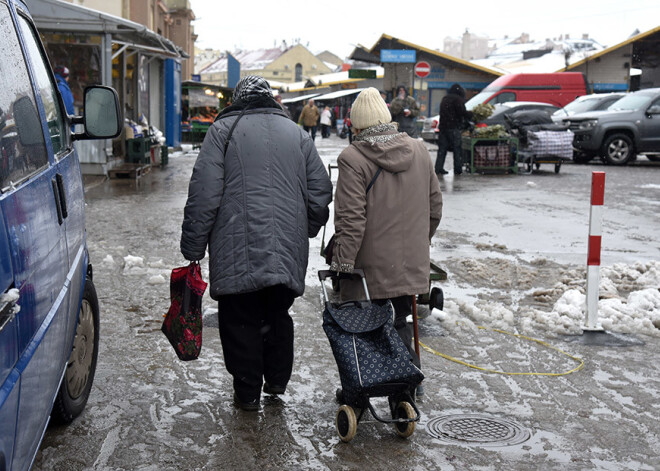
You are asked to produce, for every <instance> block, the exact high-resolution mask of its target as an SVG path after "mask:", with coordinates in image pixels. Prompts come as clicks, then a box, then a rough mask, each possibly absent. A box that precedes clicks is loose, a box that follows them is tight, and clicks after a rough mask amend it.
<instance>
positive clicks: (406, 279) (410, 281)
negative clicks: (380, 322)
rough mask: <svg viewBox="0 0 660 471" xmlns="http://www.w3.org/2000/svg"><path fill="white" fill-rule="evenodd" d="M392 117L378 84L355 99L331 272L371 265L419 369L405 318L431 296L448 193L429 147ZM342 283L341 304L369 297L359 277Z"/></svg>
mask: <svg viewBox="0 0 660 471" xmlns="http://www.w3.org/2000/svg"><path fill="white" fill-rule="evenodd" d="M390 120H391V118H390V113H389V111H388V109H387V105H386V104H385V102H384V101H383V99H382V98H381V96H380V93H379V92H378V90H376V89H375V88H368V89H366V90H364V91H362V92H361V93H360V95H358V97H357V99H356V100H355V102H354V103H353V106H352V108H351V125H352V127H353V132H354V134H355V137H354V139H353V143H352V144H351V145H350V146H348V147H347V148H346V149H344V151H343V152H342V153H341V154H340V155H339V157H338V158H337V165H338V167H339V176H338V177H337V190H336V193H335V236H336V237H335V247H334V251H333V261H332V265H331V269H332V270H335V271H339V272H349V273H350V272H352V271H353V269H354V268H361V269H362V270H364V273H365V277H366V279H367V285H368V287H369V294H370V295H371V297H372V299H374V300H376V301H385V300H388V299H389V300H391V301H392V304H393V305H394V311H395V321H394V325H395V327H396V329H397V331H398V332H399V335H400V336H401V338H402V339H403V341H404V343H405V344H406V345H407V346H408V349H409V351H410V352H411V355H412V357H413V361H414V362H415V364H416V365H417V366H419V359H418V358H417V355H416V354H415V352H414V350H413V348H412V342H411V339H412V333H411V329H410V326H408V325H407V323H406V317H407V316H408V315H409V314H411V313H412V297H413V296H414V295H417V294H422V293H428V289H429V272H430V255H429V246H430V240H431V237H432V236H433V234H434V233H435V230H436V228H437V227H438V224H439V223H440V218H441V215H442V194H441V193H440V186H439V184H438V179H437V177H436V176H435V173H434V172H433V165H432V163H431V158H430V156H429V152H428V150H427V149H426V147H425V146H424V144H423V143H422V142H421V141H418V140H416V139H413V138H411V137H409V136H408V135H407V134H406V133H401V132H398V131H397V127H396V124H395V123H390ZM379 168H380V169H382V170H381V172H380V173H379V174H378V176H377V177H376V179H375V180H374V182H373V184H372V186H371V188H370V190H369V192H367V187H368V186H369V183H370V182H371V181H372V179H373V178H374V176H375V175H376V173H377V171H378V169H379ZM340 286H341V289H340V292H341V297H342V301H349V300H357V299H362V298H363V296H364V295H363V291H362V285H361V283H360V282H359V281H355V280H342V281H341V285H340Z"/></svg>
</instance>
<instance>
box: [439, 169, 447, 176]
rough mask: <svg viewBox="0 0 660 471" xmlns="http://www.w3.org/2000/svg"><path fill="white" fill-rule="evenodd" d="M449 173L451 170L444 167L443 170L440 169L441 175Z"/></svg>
mask: <svg viewBox="0 0 660 471" xmlns="http://www.w3.org/2000/svg"><path fill="white" fill-rule="evenodd" d="M448 173H449V172H448V171H447V170H445V169H444V168H443V169H442V170H440V172H439V174H440V175H447V174H448Z"/></svg>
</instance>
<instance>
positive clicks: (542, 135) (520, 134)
mask: <svg viewBox="0 0 660 471" xmlns="http://www.w3.org/2000/svg"><path fill="white" fill-rule="evenodd" d="M505 118H506V120H507V127H508V130H509V132H510V133H511V135H513V136H515V137H517V138H518V140H519V142H520V146H519V149H518V162H519V163H520V164H521V165H522V166H523V168H524V170H525V172H526V173H532V172H533V171H534V169H536V170H539V168H540V167H541V164H551V165H554V167H555V173H559V171H560V170H561V165H562V163H563V162H565V161H570V160H572V159H573V132H572V131H570V130H569V129H568V125H565V124H557V123H554V122H553V121H552V118H550V116H548V114H547V113H546V112H544V111H539V110H521V111H517V112H515V113H512V114H511V115H509V116H506V117H505Z"/></svg>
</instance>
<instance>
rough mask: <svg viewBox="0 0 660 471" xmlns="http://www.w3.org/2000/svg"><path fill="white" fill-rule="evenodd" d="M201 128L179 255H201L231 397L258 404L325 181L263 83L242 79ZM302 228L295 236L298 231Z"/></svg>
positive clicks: (274, 380) (269, 387)
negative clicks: (228, 102) (229, 377)
mask: <svg viewBox="0 0 660 471" xmlns="http://www.w3.org/2000/svg"><path fill="white" fill-rule="evenodd" d="M232 103H233V104H232V106H230V107H228V108H225V109H224V110H223V111H222V112H221V113H220V114H219V115H218V117H217V118H216V120H215V123H214V124H213V125H212V126H211V127H210V128H209V130H208V132H207V134H206V137H205V139H204V143H203V144H202V148H201V150H200V152H199V156H198V157H197V161H196V162H195V166H194V168H193V173H192V177H191V179H190V184H189V189H188V200H187V201H186V206H185V208H184V218H183V225H182V229H181V253H182V254H183V256H184V257H185V258H186V260H190V261H197V260H201V259H203V258H204V254H205V251H206V249H207V247H208V252H209V257H210V260H209V271H210V287H211V289H210V295H211V297H212V298H213V299H215V300H217V301H218V320H219V326H220V340H221V342H222V350H223V355H224V360H225V366H226V368H227V371H229V373H230V374H231V375H232V376H233V385H234V402H235V404H236V405H237V406H238V407H240V408H241V409H243V410H248V411H254V410H257V409H258V408H259V404H260V396H261V387H262V384H263V391H264V392H265V393H266V394H283V393H284V392H285V389H286V386H287V383H288V382H289V379H290V377H291V371H292V367H293V321H292V319H291V317H290V315H289V308H290V307H291V305H292V304H293V301H294V299H295V298H296V297H298V296H301V295H302V294H303V291H304V289H305V274H306V270H307V263H308V257H309V241H308V239H307V238H305V237H304V235H307V237H315V236H316V235H317V234H318V232H319V229H320V228H321V226H323V225H325V223H326V222H327V220H328V216H329V209H328V205H329V204H330V201H331V200H332V183H331V182H330V178H329V177H328V173H327V171H326V169H325V167H324V165H323V162H322V161H321V159H320V157H319V155H318V153H317V151H316V147H315V146H314V143H313V142H312V140H311V139H310V137H309V135H308V134H307V133H306V132H303V130H301V129H300V128H299V127H298V126H297V125H296V124H295V123H294V122H292V121H291V120H290V119H289V118H288V117H287V116H286V114H285V113H284V112H283V111H282V109H281V107H280V105H279V104H278V103H277V102H276V101H275V99H274V98H273V95H272V91H271V89H270V86H269V85H268V82H267V81H266V80H264V79H263V78H262V77H257V76H254V75H250V76H247V77H244V78H243V79H242V80H241V81H240V82H239V83H238V84H237V86H236V89H235V90H234V94H233V98H232ZM301 236H303V237H301Z"/></svg>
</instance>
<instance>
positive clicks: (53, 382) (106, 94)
mask: <svg viewBox="0 0 660 471" xmlns="http://www.w3.org/2000/svg"><path fill="white" fill-rule="evenodd" d="M0 38H1V40H2V43H3V45H2V49H1V50H0V84H2V85H1V86H0V471H3V470H6V469H16V470H23V469H29V468H30V467H31V465H32V462H33V460H34V457H35V455H36V453H37V450H38V449H39V445H40V443H41V439H42V437H43V434H44V432H45V430H46V427H47V425H48V423H49V420H50V418H51V417H52V418H53V420H57V421H59V422H62V423H68V422H71V421H72V420H73V419H74V418H75V417H76V416H77V415H78V414H80V413H81V412H82V410H83V408H84V407H85V404H86V403H87V398H88V397H89V393H90V389H91V387H92V381H93V378H94V371H95V368H96V358H97V353H98V342H99V306H98V300H97V297H96V291H95V289H94V284H93V282H92V267H91V264H90V262H89V256H88V253H87V246H86V242H85V202H84V192H83V180H82V173H81V170H80V164H79V161H78V156H77V154H76V152H75V150H74V147H73V142H74V141H75V140H79V139H106V138H112V137H116V136H118V135H119V132H120V130H121V124H122V120H121V113H120V109H119V100H118V98H117V93H116V92H115V91H114V90H113V89H112V88H109V87H103V86H93V87H88V88H87V89H86V90H85V94H84V104H83V113H82V116H67V114H66V111H65V108H64V104H63V102H62V98H61V96H60V93H59V91H58V87H57V82H56V81H55V78H54V75H53V72H52V69H51V66H50V64H49V62H48V59H47V57H46V54H45V52H44V48H43V46H42V44H41V41H40V39H39V34H38V32H37V30H36V29H35V26H34V24H33V22H32V20H31V18H30V15H29V12H28V10H27V8H26V6H25V4H24V3H23V2H22V1H20V0H0ZM74 124H79V125H82V126H78V127H79V128H82V129H84V130H83V131H82V132H78V133H75V134H74V133H72V132H71V129H72V126H73V125H74Z"/></svg>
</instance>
